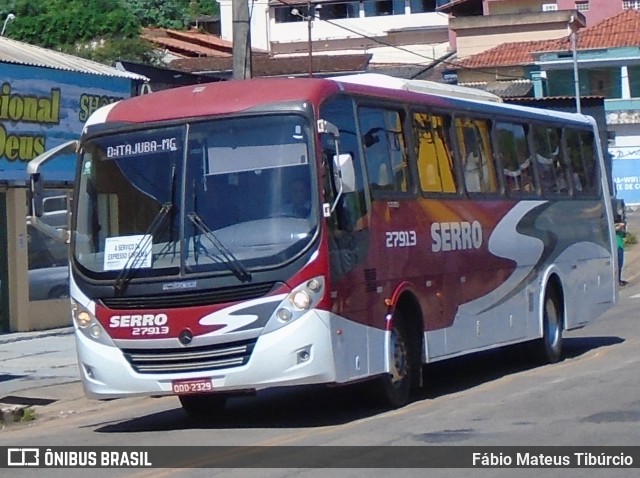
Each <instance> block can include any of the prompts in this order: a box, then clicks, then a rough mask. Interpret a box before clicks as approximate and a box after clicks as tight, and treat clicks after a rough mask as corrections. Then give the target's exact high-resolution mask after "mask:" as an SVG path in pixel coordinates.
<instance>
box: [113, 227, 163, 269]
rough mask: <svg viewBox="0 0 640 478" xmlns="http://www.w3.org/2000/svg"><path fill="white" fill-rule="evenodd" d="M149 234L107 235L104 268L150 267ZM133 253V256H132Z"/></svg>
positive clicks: (150, 241)
mask: <svg viewBox="0 0 640 478" xmlns="http://www.w3.org/2000/svg"><path fill="white" fill-rule="evenodd" d="M151 246H152V240H151V235H150V234H147V235H144V234H139V235H135V236H124V237H107V238H106V240H105V244H104V270H105V271H113V270H122V269H124V268H125V267H127V266H128V267H130V268H134V269H141V268H145V267H146V268H148V267H151ZM134 254H135V258H134V257H132V256H133V255H134Z"/></svg>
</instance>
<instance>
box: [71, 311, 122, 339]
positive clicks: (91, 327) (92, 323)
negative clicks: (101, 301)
mask: <svg viewBox="0 0 640 478" xmlns="http://www.w3.org/2000/svg"><path fill="white" fill-rule="evenodd" d="M71 313H72V315H73V321H74V322H75V324H76V326H77V329H76V330H77V331H78V332H79V333H81V334H82V335H84V336H85V337H87V338H88V339H91V340H93V341H95V342H98V343H101V344H103V345H109V346H110V347H115V344H114V343H113V341H112V340H111V337H109V334H107V333H106V332H105V330H104V329H103V328H102V325H100V322H98V319H96V318H95V316H94V315H93V314H92V313H91V312H90V311H89V310H87V309H86V308H84V307H83V306H82V305H80V304H78V303H77V302H75V301H74V302H73V305H72V307H71Z"/></svg>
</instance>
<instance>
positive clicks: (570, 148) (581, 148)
mask: <svg viewBox="0 0 640 478" xmlns="http://www.w3.org/2000/svg"><path fill="white" fill-rule="evenodd" d="M565 137H566V141H567V154H568V156H569V163H570V165H571V183H572V185H573V194H574V195H576V196H582V195H589V194H594V193H597V192H598V177H597V173H596V171H597V169H596V158H595V148H594V146H593V133H591V132H590V131H576V130H566V132H565Z"/></svg>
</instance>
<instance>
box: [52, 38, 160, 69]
mask: <svg viewBox="0 0 640 478" xmlns="http://www.w3.org/2000/svg"><path fill="white" fill-rule="evenodd" d="M96 43H98V45H94V44H84V45H76V46H74V47H67V48H65V49H64V50H63V51H64V52H65V53H69V54H70V55H75V56H79V57H82V58H86V59H88V60H93V61H97V62H99V63H104V64H108V65H110V64H112V63H114V61H117V60H128V61H133V62H138V63H145V64H148V65H157V66H162V61H161V56H162V53H161V52H158V51H157V50H156V49H155V48H154V46H153V45H152V44H151V43H149V42H148V41H146V40H143V39H142V38H139V37H137V38H108V39H103V40H102V41H100V42H96Z"/></svg>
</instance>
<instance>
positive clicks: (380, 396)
mask: <svg viewBox="0 0 640 478" xmlns="http://www.w3.org/2000/svg"><path fill="white" fill-rule="evenodd" d="M410 344H411V342H410V341H409V335H408V332H407V328H406V324H405V323H404V322H403V320H402V319H401V317H399V316H398V315H397V316H396V317H394V325H393V327H392V329H391V335H390V338H389V355H390V357H389V360H390V370H389V373H388V374H385V375H383V376H382V377H379V378H378V379H377V381H376V382H375V386H374V391H373V394H374V398H375V400H376V401H377V402H378V403H380V404H381V405H383V406H385V407H391V408H399V407H402V406H404V405H406V404H407V403H408V402H409V398H410V397H411V385H412V377H413V374H414V373H415V361H414V360H413V354H412V351H411V345H410Z"/></svg>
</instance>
